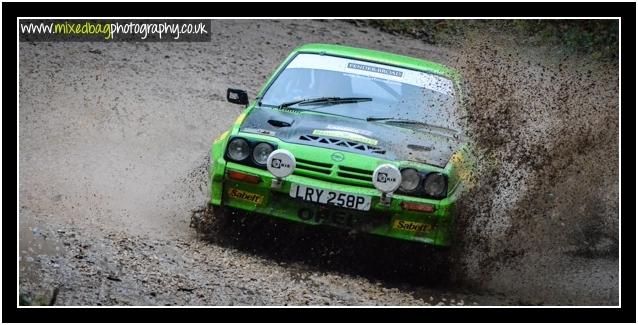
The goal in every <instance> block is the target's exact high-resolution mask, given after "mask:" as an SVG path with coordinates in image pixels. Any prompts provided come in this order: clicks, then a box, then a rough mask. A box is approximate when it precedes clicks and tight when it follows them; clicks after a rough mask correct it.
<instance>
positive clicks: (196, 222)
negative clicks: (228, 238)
mask: <svg viewBox="0 0 638 325" xmlns="http://www.w3.org/2000/svg"><path fill="white" fill-rule="evenodd" d="M229 214H230V213H229V212H228V209H226V208H224V207H223V206H214V205H212V204H210V203H208V204H207V205H206V206H205V207H203V208H201V209H197V210H194V211H193V214H192V216H191V223H190V226H191V227H192V228H194V229H195V230H196V231H197V232H199V233H200V234H202V235H214V234H215V233H218V232H219V231H220V230H221V229H223V228H224V227H225V226H226V225H227V223H228V219H229V218H230V217H229Z"/></svg>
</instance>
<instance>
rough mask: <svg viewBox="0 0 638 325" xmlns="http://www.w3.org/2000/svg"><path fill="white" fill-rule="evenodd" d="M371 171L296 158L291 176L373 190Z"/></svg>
mask: <svg viewBox="0 0 638 325" xmlns="http://www.w3.org/2000/svg"><path fill="white" fill-rule="evenodd" d="M372 173H373V171H372V170H366V169H361V168H355V167H349V166H344V165H340V164H330V163H322V162H316V161H311V160H306V159H299V158H297V167H296V168H295V171H294V172H293V174H295V175H299V176H304V177H309V178H314V179H319V180H324V181H329V182H332V183H338V184H347V185H356V186H362V187H369V188H374V185H373V184H372Z"/></svg>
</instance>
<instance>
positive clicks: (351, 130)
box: [326, 124, 372, 136]
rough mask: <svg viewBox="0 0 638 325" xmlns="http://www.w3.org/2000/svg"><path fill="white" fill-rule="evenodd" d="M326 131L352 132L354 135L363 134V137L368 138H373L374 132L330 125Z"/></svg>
mask: <svg viewBox="0 0 638 325" xmlns="http://www.w3.org/2000/svg"><path fill="white" fill-rule="evenodd" d="M326 129H329V130H339V131H347V132H352V133H359V134H363V135H367V136H371V135H372V131H368V130H361V129H355V128H351V127H347V126H341V125H332V124H329V125H326Z"/></svg>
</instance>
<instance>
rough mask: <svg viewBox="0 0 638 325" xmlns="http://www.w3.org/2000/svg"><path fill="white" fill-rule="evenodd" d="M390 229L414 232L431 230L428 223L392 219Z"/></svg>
mask: <svg viewBox="0 0 638 325" xmlns="http://www.w3.org/2000/svg"><path fill="white" fill-rule="evenodd" d="M392 229H396V230H403V231H409V232H414V233H426V232H430V231H432V225H431V224H428V223H420V222H414V221H407V220H400V219H398V220H394V221H393V222H392Z"/></svg>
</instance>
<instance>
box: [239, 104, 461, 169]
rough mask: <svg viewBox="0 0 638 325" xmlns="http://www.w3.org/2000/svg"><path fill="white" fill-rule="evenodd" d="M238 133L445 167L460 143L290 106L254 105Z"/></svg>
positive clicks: (423, 132) (433, 134)
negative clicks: (289, 107)
mask: <svg viewBox="0 0 638 325" xmlns="http://www.w3.org/2000/svg"><path fill="white" fill-rule="evenodd" d="M240 131H241V132H247V133H256V134H266V135H270V136H274V137H277V138H278V139H280V140H282V141H285V142H289V143H297V144H304V145H310V146H317V147H324V148H333V149H335V150H343V151H349V152H353V153H359V154H364V155H370V156H375V157H379V158H383V159H388V160H404V161H415V162H420V163H425V164H430V165H434V166H438V167H445V165H446V164H447V162H448V161H449V160H450V157H451V156H452V154H453V153H454V152H456V150H458V148H459V146H460V144H461V143H460V141H459V140H458V139H455V138H454V137H452V135H451V134H447V133H439V132H434V131H427V130H425V129H424V128H419V129H410V128H405V127H398V126H393V125H389V124H384V123H381V122H368V121H364V120H359V119H352V118H347V117H340V116H335V115H325V114H315V113H310V112H307V111H298V110H293V109H276V108H264V107H255V108H254V109H252V110H251V111H250V113H249V114H248V116H247V117H246V118H245V119H244V122H243V123H242V125H241V128H240Z"/></svg>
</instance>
